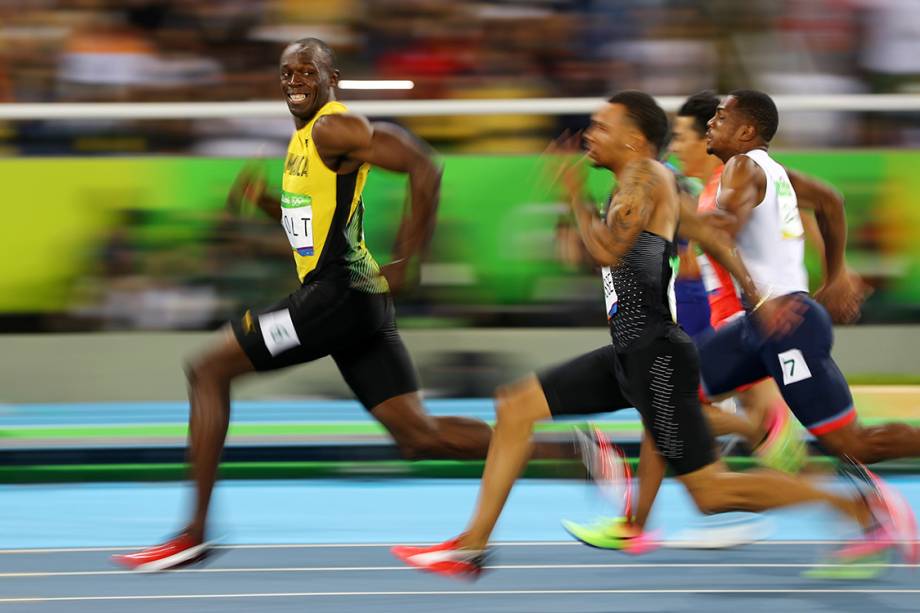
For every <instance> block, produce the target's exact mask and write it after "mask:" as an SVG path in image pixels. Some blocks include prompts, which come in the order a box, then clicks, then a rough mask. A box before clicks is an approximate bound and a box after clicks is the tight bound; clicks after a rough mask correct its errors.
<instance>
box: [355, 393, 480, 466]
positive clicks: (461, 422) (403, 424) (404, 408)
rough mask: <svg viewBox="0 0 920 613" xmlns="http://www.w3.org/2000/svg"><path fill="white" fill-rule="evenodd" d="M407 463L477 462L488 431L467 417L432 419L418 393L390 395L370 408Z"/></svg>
mask: <svg viewBox="0 0 920 613" xmlns="http://www.w3.org/2000/svg"><path fill="white" fill-rule="evenodd" d="M371 414H372V415H373V416H374V417H375V418H376V419H377V420H378V421H379V422H380V423H381V424H383V426H384V427H385V428H386V429H387V431H388V432H389V433H390V435H391V436H392V437H393V440H394V441H396V444H397V445H398V446H399V449H400V451H401V452H402V454H403V456H404V457H405V458H406V459H409V460H419V459H423V458H429V459H481V458H484V457H486V452H487V451H488V449H489V440H490V438H491V436H492V429H491V428H490V427H489V425H488V424H487V423H485V422H484V421H480V420H478V419H470V418H468V417H435V416H433V415H431V414H429V413H427V412H426V411H425V409H424V407H423V406H422V399H421V396H420V394H419V393H418V392H410V393H408V394H401V395H399V396H394V397H393V398H390V399H389V400H385V401H383V402H381V403H380V404H378V405H377V406H375V407H374V408H373V409H371Z"/></svg>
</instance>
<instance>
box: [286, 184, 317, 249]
mask: <svg viewBox="0 0 920 613" xmlns="http://www.w3.org/2000/svg"><path fill="white" fill-rule="evenodd" d="M312 203H313V199H312V198H310V196H304V195H300V194H291V193H289V192H282V193H281V225H282V226H284V231H285V233H287V237H288V241H290V243H291V249H293V250H294V251H296V252H297V253H298V254H299V255H313V206H312Z"/></svg>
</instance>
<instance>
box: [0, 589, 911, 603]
mask: <svg viewBox="0 0 920 613" xmlns="http://www.w3.org/2000/svg"><path fill="white" fill-rule="evenodd" d="M576 594H581V595H588V594H657V595H661V594H920V589H908V588H904V589H896V588H891V589H886V588H876V589H873V588H865V589H860V588H850V589H848V588H843V589H785V588H784V589H718V588H712V589H661V590H650V589H646V590H640V589H609V590H601V589H595V590H431V591H392V592H266V593H241V594H144V595H129V596H48V597H42V596H33V597H22V598H0V603H15V602H80V601H99V600H196V599H219V598H224V599H234V598H309V597H313V598H333V597H346V598H347V597H356V596H526V595H543V596H553V595H576Z"/></svg>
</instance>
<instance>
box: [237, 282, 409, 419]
mask: <svg viewBox="0 0 920 613" xmlns="http://www.w3.org/2000/svg"><path fill="white" fill-rule="evenodd" d="M231 325H232V327H233V332H234V334H235V335H236V339H237V340H238V341H239V343H240V346H241V347H242V348H243V351H244V352H245V353H246V355H247V356H248V357H249V360H250V361H251V362H252V365H253V366H254V367H255V369H256V370H257V371H268V370H277V369H279V368H285V367H287V366H292V365H295V364H303V363H305V362H311V361H313V360H316V359H319V358H322V357H325V356H327V355H328V356H332V359H333V360H335V363H336V365H337V366H338V368H339V371H340V372H341V373H342V376H343V377H344V378H345V382H346V383H348V385H349V387H351V389H352V391H353V392H354V393H355V396H357V397H358V400H360V401H361V404H363V405H364V407H365V408H366V409H368V410H370V409H373V408H374V407H376V406H377V405H378V404H380V403H381V402H383V401H385V400H389V399H390V398H393V397H394V396H398V395H401V394H406V393H410V392H415V391H418V389H419V384H418V376H417V374H416V372H415V367H414V366H413V364H412V360H411V358H410V357H409V352H408V351H407V350H406V347H405V345H403V342H402V339H401V338H400V336H399V331H398V330H397V329H396V319H395V310H394V308H393V299H392V298H391V296H390V295H389V294H368V293H365V292H360V291H357V290H354V289H350V288H347V287H346V288H343V287H342V286H341V284H338V283H328V282H323V281H317V282H311V283H308V284H306V285H303V286H302V287H301V288H300V289H298V290H297V291H296V292H294V293H293V294H291V295H289V296H288V297H287V298H285V299H284V300H282V301H280V302H279V303H277V304H275V305H274V306H272V307H270V308H268V309H265V310H264V311H261V312H259V313H252V312H251V311H246V313H245V314H244V315H243V317H242V318H240V319H238V320H235V321H233V322H231Z"/></svg>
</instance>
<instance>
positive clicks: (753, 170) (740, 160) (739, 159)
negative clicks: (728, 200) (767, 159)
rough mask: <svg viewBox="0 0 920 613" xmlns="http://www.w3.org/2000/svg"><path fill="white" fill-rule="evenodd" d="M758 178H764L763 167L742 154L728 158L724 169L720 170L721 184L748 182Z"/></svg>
mask: <svg viewBox="0 0 920 613" xmlns="http://www.w3.org/2000/svg"><path fill="white" fill-rule="evenodd" d="M758 178H759V179H765V178H766V175H765V174H764V171H763V168H761V167H760V165H759V164H758V163H757V162H755V161H754V160H752V159H751V158H750V157H748V156H746V155H744V154H739V155H736V156H734V157H732V158H731V159H730V160H728V162H726V163H725V170H723V171H722V183H723V185H725V184H732V183H735V182H748V181H751V180H756V179H758Z"/></svg>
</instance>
